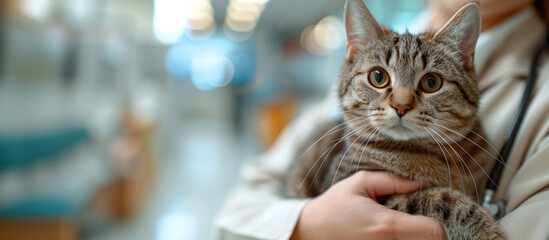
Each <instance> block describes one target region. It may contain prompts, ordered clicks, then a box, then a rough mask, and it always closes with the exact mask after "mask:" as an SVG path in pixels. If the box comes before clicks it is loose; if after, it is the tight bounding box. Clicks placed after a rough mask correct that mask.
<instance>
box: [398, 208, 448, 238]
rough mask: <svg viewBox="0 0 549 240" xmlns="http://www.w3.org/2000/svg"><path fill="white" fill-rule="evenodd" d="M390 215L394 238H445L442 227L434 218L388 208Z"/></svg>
mask: <svg viewBox="0 0 549 240" xmlns="http://www.w3.org/2000/svg"><path fill="white" fill-rule="evenodd" d="M388 211H390V212H391V213H388V214H389V215H392V217H391V219H392V220H391V221H390V224H391V225H392V226H390V228H392V229H391V230H388V232H392V233H393V234H394V239H436V240H446V239H447V237H446V232H445V231H444V227H443V226H442V225H441V224H440V223H439V222H437V221H436V220H434V219H432V218H429V217H425V216H413V215H410V214H407V213H402V212H398V211H394V210H388Z"/></svg>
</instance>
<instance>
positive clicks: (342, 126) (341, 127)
mask: <svg viewBox="0 0 549 240" xmlns="http://www.w3.org/2000/svg"><path fill="white" fill-rule="evenodd" d="M367 117H369V116H367ZM367 117H364V118H354V119H351V120H347V121H343V122H342V123H340V124H338V125H337V126H335V127H333V128H331V129H330V130H328V131H327V132H326V133H324V135H322V136H321V137H320V138H319V139H318V140H316V142H314V143H313V144H311V146H309V148H307V150H305V151H304V152H303V153H302V154H301V155H300V156H299V157H298V158H297V159H301V158H302V157H303V155H305V153H307V152H308V151H309V150H311V149H312V148H313V147H314V146H315V145H316V144H317V143H318V142H320V141H321V140H322V139H324V138H325V137H327V136H329V135H331V134H334V133H336V132H339V131H341V130H343V129H345V128H346V127H347V123H349V122H352V121H356V120H361V121H358V123H362V122H365V121H366V120H368V118H367ZM338 127H339V129H337V130H334V129H335V128H338Z"/></svg>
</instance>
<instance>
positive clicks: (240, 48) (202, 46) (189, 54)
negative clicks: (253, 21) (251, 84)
mask: <svg viewBox="0 0 549 240" xmlns="http://www.w3.org/2000/svg"><path fill="white" fill-rule="evenodd" d="M256 61H257V60H256V52H255V50H254V49H253V48H251V47H250V45H249V44H247V45H246V44H244V43H236V42H233V41H231V40H228V39H227V38H224V37H220V36H214V37H212V38H210V39H209V40H207V41H192V40H189V39H183V40H182V41H181V42H179V43H177V44H175V45H174V46H173V47H172V48H171V49H170V50H169V51H168V53H167V55H166V67H167V70H168V72H169V73H170V75H171V76H172V77H173V78H174V79H175V80H179V79H188V78H190V80H191V81H192V83H193V84H194V86H195V87H196V88H197V89H199V90H203V91H207V90H213V89H216V88H220V87H223V86H226V85H227V84H229V83H231V84H232V83H234V84H237V85H238V84H241V83H244V82H245V81H247V80H249V79H251V78H253V76H254V75H255V71H256Z"/></svg>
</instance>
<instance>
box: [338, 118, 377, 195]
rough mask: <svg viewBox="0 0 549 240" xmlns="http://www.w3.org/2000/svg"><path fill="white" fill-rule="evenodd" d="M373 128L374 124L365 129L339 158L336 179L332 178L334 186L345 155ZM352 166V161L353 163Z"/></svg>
mask: <svg viewBox="0 0 549 240" xmlns="http://www.w3.org/2000/svg"><path fill="white" fill-rule="evenodd" d="M370 129H372V126H370V127H369V128H368V129H366V131H363V132H362V133H361V134H360V135H359V136H358V137H357V138H356V139H355V140H354V141H353V142H352V143H351V144H349V147H348V148H347V150H345V153H343V156H342V157H341V160H339V164H338V165H337V169H336V172H335V174H334V179H333V180H332V186H333V185H334V183H335V180H336V177H337V173H338V172H339V168H340V167H341V163H343V159H345V156H346V155H347V153H348V152H349V150H350V149H351V148H352V147H353V144H355V142H356V141H357V140H358V139H360V137H362V135H364V134H365V133H367V132H368V130H370ZM351 166H352V163H351Z"/></svg>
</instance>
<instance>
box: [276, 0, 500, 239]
mask: <svg viewBox="0 0 549 240" xmlns="http://www.w3.org/2000/svg"><path fill="white" fill-rule="evenodd" d="M480 22H481V18H480V8H479V5H478V3H477V2H471V3H469V4H467V5H465V6H464V7H463V8H461V9H460V10H459V11H458V12H457V13H456V14H455V15H454V16H453V17H452V19H451V20H450V21H449V22H448V23H446V25H445V26H444V27H443V28H442V29H440V30H439V31H437V32H432V33H431V32H429V33H425V34H420V35H411V34H408V33H406V34H403V35H398V34H396V33H394V32H392V31H391V30H388V29H386V28H384V27H382V26H380V25H379V24H378V23H377V22H376V20H375V19H374V18H373V16H372V15H371V13H370V12H369V11H368V9H367V8H366V6H365V5H364V3H363V2H362V1H361V0H347V3H346V6H345V25H346V31H347V40H348V46H347V52H346V57H345V63H344V66H343V69H342V73H341V76H340V79H339V81H338V89H337V90H338V97H339V101H340V104H341V107H342V109H343V110H344V111H343V122H337V123H331V124H326V125H327V126H325V127H322V129H323V130H321V131H318V132H317V133H316V136H311V140H312V141H315V142H314V144H309V145H308V146H311V147H309V149H308V150H307V151H305V153H304V154H303V155H301V157H299V158H297V160H296V161H295V163H294V165H293V166H292V168H291V170H290V171H289V176H288V177H287V179H286V181H287V182H286V184H285V193H286V194H287V195H288V196H290V197H315V196H318V195H320V194H321V193H323V192H324V191H326V190H327V189H328V188H329V187H330V186H332V185H333V184H334V183H335V182H337V181H340V180H342V179H344V178H346V177H348V176H350V175H351V174H353V173H355V172H357V171H360V170H369V171H389V172H392V173H393V174H395V175H398V176H401V177H404V178H408V179H415V180H420V181H423V182H425V183H426V185H427V187H426V188H424V189H422V190H419V191H417V192H414V193H411V194H397V195H392V196H390V197H388V198H386V199H384V200H382V201H381V202H382V204H384V205H385V206H387V207H390V208H392V209H395V210H399V211H403V212H408V213H410V214H421V215H425V216H429V217H433V218H434V219H436V220H438V221H439V222H440V223H441V224H442V225H443V226H444V228H445V230H446V233H447V235H448V238H449V239H504V237H503V234H502V232H501V231H500V230H499V229H498V226H497V224H496V222H495V221H494V219H493V218H492V217H491V216H490V215H489V214H488V213H487V212H486V211H484V210H483V208H481V207H480V206H479V204H478V202H479V196H482V195H483V192H484V189H483V187H484V186H485V185H486V183H487V181H488V174H487V173H488V172H490V171H491V169H492V167H493V166H494V163H495V162H496V161H497V158H496V156H497V153H496V152H495V151H494V150H493V148H491V145H490V144H489V143H488V142H487V141H486V140H485V138H484V137H483V131H482V128H481V125H480V121H479V117H478V116H477V108H478V105H479V90H478V86H477V79H476V75H475V73H474V65H473V55H474V49H475V45H476V42H477V39H478V36H479V34H480V24H481V23H480ZM312 141H311V143H312Z"/></svg>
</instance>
